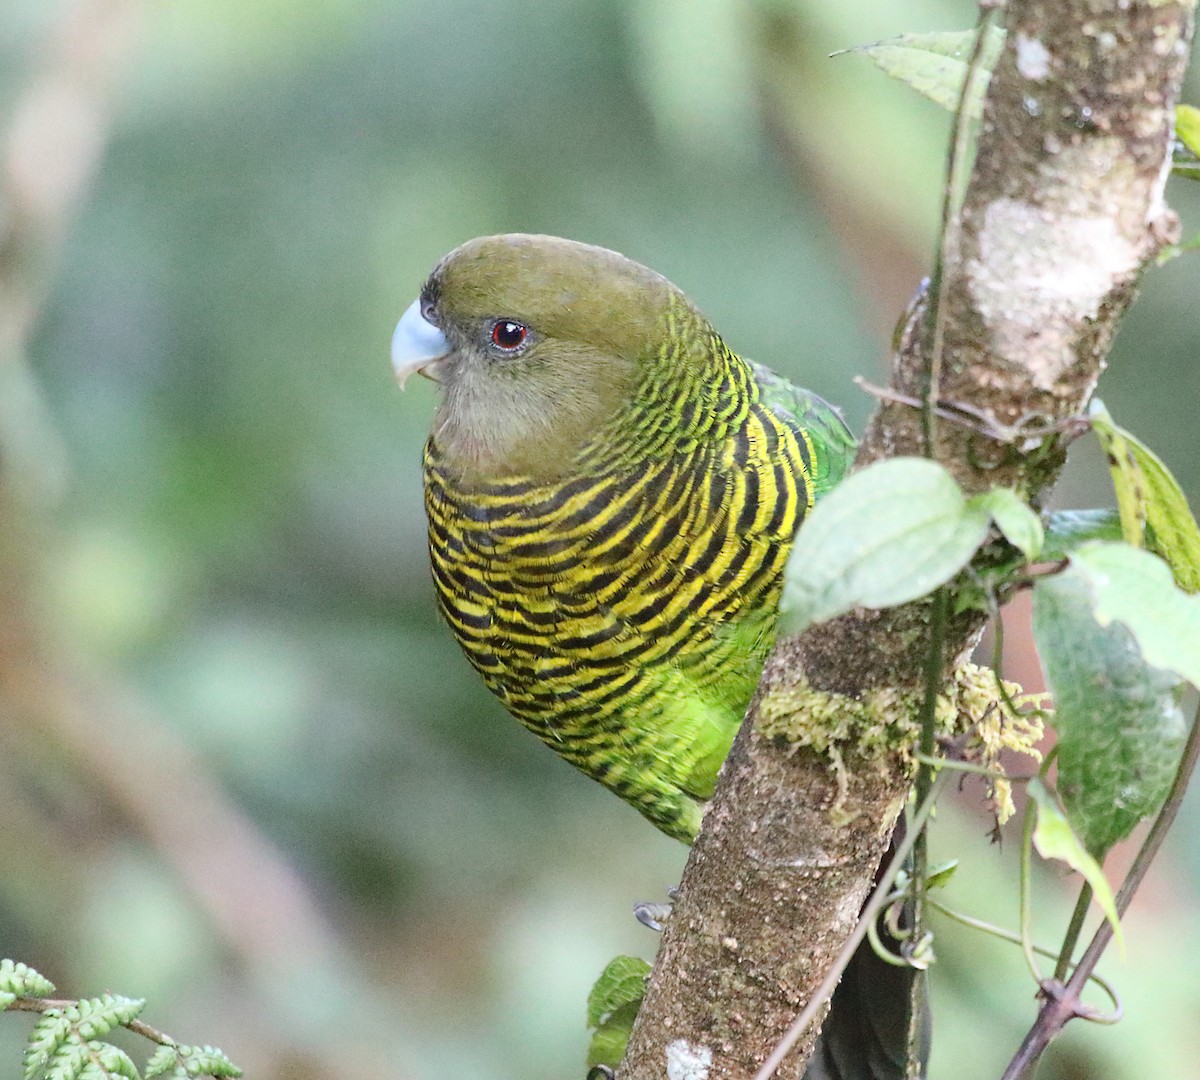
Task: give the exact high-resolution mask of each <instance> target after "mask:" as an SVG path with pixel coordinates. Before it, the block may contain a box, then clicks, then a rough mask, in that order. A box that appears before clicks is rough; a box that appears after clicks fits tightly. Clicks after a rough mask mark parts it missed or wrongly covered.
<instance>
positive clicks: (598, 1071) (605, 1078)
mask: <svg viewBox="0 0 1200 1080" xmlns="http://www.w3.org/2000/svg"><path fill="white" fill-rule="evenodd" d="M616 1075H617V1074H616V1073H615V1072H613V1071H612V1069H610V1068H609V1067H608V1066H607V1065H593V1066H592V1067H591V1068H590V1069H588V1074H587V1080H615V1078H616Z"/></svg>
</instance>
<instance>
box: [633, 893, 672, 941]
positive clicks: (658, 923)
mask: <svg viewBox="0 0 1200 1080" xmlns="http://www.w3.org/2000/svg"><path fill="white" fill-rule="evenodd" d="M678 895H679V887H678V886H677V885H672V886H671V888H669V889H668V890H667V901H666V903H655V902H654V901H653V900H640V901H639V902H638V903H636V904H634V905H633V916H634V918H635V919H637V921H638V922H640V923H641V924H642V925H643V926H648V927H649V928H650V929H651V930H654V931H656V932H657V933H662V928H663V927H664V926H665V925H666V923H667V920H668V919H669V918H670V917H671V909H672V908H673V907H674V906H675V897H676V896H678Z"/></svg>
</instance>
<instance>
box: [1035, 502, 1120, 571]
mask: <svg viewBox="0 0 1200 1080" xmlns="http://www.w3.org/2000/svg"><path fill="white" fill-rule="evenodd" d="M1121 535H1122V534H1121V519H1120V517H1119V516H1118V515H1117V512H1116V511H1115V510H1052V511H1051V512H1050V513H1048V514H1047V515H1046V540H1045V543H1044V544H1043V545H1042V554H1041V558H1042V561H1043V562H1061V561H1062V560H1063V559H1065V558H1067V557H1068V556H1069V555H1070V554H1071V552H1072V551H1074V550H1075V549H1076V548H1077V547H1079V546H1080V545H1081V544H1086V543H1087V542H1088V541H1089V540H1120V539H1121Z"/></svg>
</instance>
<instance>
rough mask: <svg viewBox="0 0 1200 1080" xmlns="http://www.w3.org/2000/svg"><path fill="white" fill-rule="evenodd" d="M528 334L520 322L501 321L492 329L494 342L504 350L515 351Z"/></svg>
mask: <svg viewBox="0 0 1200 1080" xmlns="http://www.w3.org/2000/svg"><path fill="white" fill-rule="evenodd" d="M527 332H528V331H526V329H525V327H523V326H522V325H521V324H520V323H519V322H512V321H511V320H510V319H501V320H500V321H499V322H498V323H496V324H495V326H493V327H492V341H493V342H495V344H497V345H499V346H500V348H502V349H515V348H516V347H517V346H518V345H520V344H521V343H522V342H523V341H524V340H525V335H526V333H527Z"/></svg>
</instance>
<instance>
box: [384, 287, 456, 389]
mask: <svg viewBox="0 0 1200 1080" xmlns="http://www.w3.org/2000/svg"><path fill="white" fill-rule="evenodd" d="M449 351H450V343H449V342H448V341H447V340H446V335H445V334H443V333H442V332H441V331H440V330H439V329H438V328H437V327H436V326H434V325H433V323H431V322H429V321H428V320H427V319H426V318H425V317H424V316H423V315H422V314H421V301H420V300H414V301H413V302H412V303H411V304H409V305H408V309H407V310H406V311H405V312H404V314H403V315H401V316H400V321H399V322H398V323H396V332H395V333H394V334H392V369H393V370H394V371H395V372H396V381H397V382H398V383H399V384H400V388H401V389H403V388H404V384H405V383H406V382H407V381H408V377H409V376H410V375H411V374H412V373H413V372H414V371H419V372H420V373H421V374H422V375H424V376H426V377H427V378H430V379H435V380H436V376H435V375H434V374H433V369H434V368H435V367H436V365H437V361H438V360H440V359H442V357H444V356H445V355H446V354H447V353H448V352H449Z"/></svg>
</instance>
